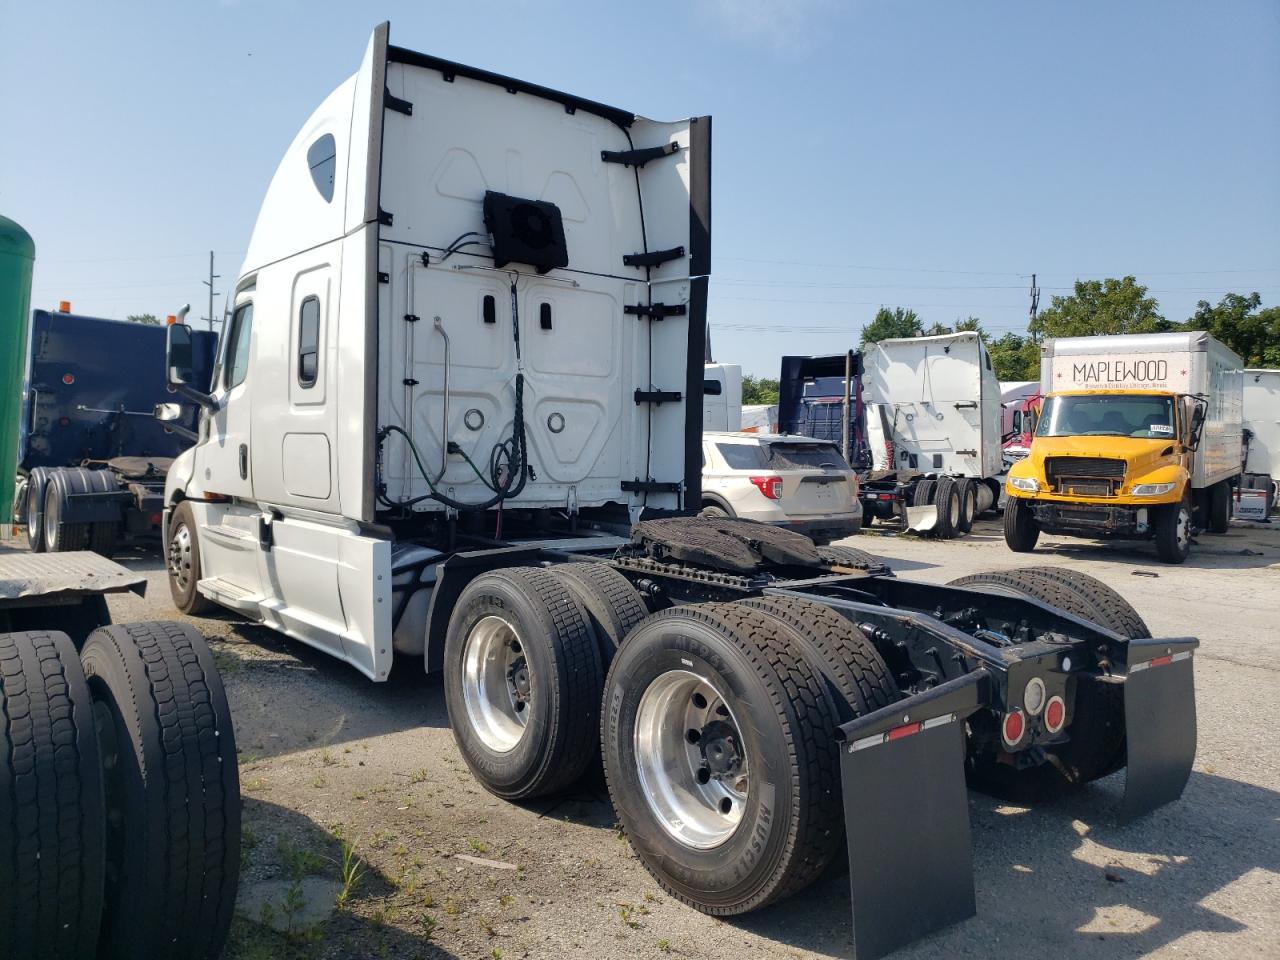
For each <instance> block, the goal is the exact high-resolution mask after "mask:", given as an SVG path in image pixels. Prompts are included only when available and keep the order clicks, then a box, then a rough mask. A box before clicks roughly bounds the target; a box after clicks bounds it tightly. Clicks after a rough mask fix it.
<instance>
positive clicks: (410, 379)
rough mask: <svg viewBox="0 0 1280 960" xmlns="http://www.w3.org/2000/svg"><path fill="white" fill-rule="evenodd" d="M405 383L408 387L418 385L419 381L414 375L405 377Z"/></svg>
mask: <svg viewBox="0 0 1280 960" xmlns="http://www.w3.org/2000/svg"><path fill="white" fill-rule="evenodd" d="M404 385H405V386H406V387H416V386H417V385H418V381H417V380H415V379H413V377H405V378H404Z"/></svg>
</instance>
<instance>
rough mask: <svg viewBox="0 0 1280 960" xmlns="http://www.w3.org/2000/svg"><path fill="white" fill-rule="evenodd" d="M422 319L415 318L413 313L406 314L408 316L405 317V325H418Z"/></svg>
mask: <svg viewBox="0 0 1280 960" xmlns="http://www.w3.org/2000/svg"><path fill="white" fill-rule="evenodd" d="M420 319H422V318H421V317H417V316H414V315H413V314H412V313H406V314H405V315H404V322H405V323H417V322H418V321H419V320H420Z"/></svg>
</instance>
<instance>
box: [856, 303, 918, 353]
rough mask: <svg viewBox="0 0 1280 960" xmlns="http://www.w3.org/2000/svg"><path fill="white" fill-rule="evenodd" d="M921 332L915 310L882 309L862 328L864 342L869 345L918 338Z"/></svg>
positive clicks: (899, 308) (902, 308)
mask: <svg viewBox="0 0 1280 960" xmlns="http://www.w3.org/2000/svg"><path fill="white" fill-rule="evenodd" d="M920 332H921V330H920V318H919V317H918V316H916V312H915V311H914V310H909V309H906V308H904V307H894V308H893V309H892V310H890V309H889V308H888V307H881V308H880V309H879V310H877V311H876V315H875V317H873V318H872V320H871V322H870V323H868V324H867V325H866V326H865V327H863V328H862V342H863V343H864V344H867V343H878V342H879V341H881V340H893V339H897V338H899V337H918V336H920Z"/></svg>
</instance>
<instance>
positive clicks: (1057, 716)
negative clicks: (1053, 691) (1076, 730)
mask: <svg viewBox="0 0 1280 960" xmlns="http://www.w3.org/2000/svg"><path fill="white" fill-rule="evenodd" d="M1066 722H1067V703H1066V701H1065V700H1063V699H1062V698H1061V697H1059V696H1056V695H1055V696H1052V697H1050V698H1049V702H1048V703H1047V704H1045V707H1044V728H1045V729H1046V730H1048V731H1049V732H1050V733H1057V732H1058V731H1060V730H1061V729H1062V728H1063V726H1065V725H1066Z"/></svg>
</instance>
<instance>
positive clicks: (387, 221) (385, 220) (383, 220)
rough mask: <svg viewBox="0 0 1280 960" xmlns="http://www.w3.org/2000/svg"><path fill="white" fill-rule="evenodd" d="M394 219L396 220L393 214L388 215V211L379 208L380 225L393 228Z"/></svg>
mask: <svg viewBox="0 0 1280 960" xmlns="http://www.w3.org/2000/svg"><path fill="white" fill-rule="evenodd" d="M394 219H395V218H394V217H393V216H392V215H391V214H389V213H387V211H385V210H383V209H382V207H378V223H380V224H382V225H383V226H384V227H389V226H391V221H392V220H394Z"/></svg>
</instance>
